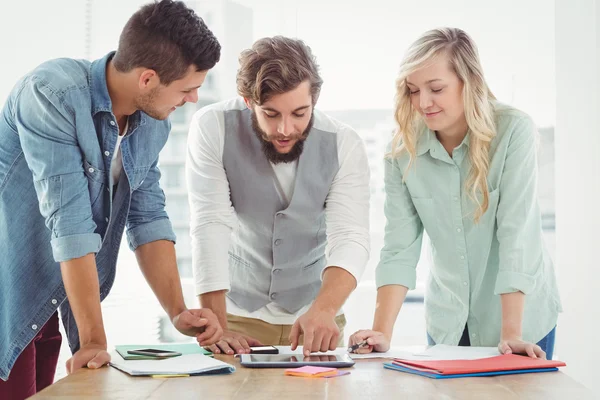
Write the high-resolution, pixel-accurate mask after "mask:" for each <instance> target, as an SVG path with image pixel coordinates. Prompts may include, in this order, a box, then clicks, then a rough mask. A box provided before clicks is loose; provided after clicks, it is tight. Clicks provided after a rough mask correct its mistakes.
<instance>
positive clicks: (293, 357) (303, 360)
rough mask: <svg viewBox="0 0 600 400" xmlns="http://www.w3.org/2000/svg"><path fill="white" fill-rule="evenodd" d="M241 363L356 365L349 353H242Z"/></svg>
mask: <svg viewBox="0 0 600 400" xmlns="http://www.w3.org/2000/svg"><path fill="white" fill-rule="evenodd" d="M240 364H241V365H242V366H244V367H247V368H296V367H303V366H305V365H312V366H316V367H330V368H347V367H351V366H353V365H354V360H352V359H351V358H350V356H349V355H348V354H331V355H330V354H327V355H323V354H313V355H310V356H308V357H304V356H303V355H302V354H241V355H240Z"/></svg>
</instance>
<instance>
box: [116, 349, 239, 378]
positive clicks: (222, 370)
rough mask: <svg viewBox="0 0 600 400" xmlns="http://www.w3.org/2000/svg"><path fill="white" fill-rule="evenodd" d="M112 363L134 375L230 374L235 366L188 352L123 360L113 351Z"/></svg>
mask: <svg viewBox="0 0 600 400" xmlns="http://www.w3.org/2000/svg"><path fill="white" fill-rule="evenodd" d="M111 356H112V361H111V362H110V365H111V366H112V367H114V368H116V369H119V370H121V371H123V372H126V373H128V374H129V375H133V376H142V375H213V374H230V373H232V372H234V371H235V367H233V366H232V365H229V364H227V363H224V362H222V361H219V360H215V359H214V358H210V357H207V356H205V355H203V354H186V355H182V356H180V357H173V358H166V359H162V360H123V359H122V358H121V357H120V356H119V355H118V354H116V353H113V354H112V355H111Z"/></svg>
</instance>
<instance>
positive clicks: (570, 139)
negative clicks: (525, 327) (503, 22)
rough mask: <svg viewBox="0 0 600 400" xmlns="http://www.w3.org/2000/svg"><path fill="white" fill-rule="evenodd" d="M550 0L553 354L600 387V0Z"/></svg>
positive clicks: (577, 376)
mask: <svg viewBox="0 0 600 400" xmlns="http://www.w3.org/2000/svg"><path fill="white" fill-rule="evenodd" d="M555 6H556V99H557V103H556V111H557V114H556V135H555V143H556V258H557V270H558V274H559V287H560V291H561V294H562V300H563V306H564V313H563V314H562V315H561V317H560V319H559V326H558V329H557V348H556V352H557V354H558V356H559V357H560V359H561V360H563V361H565V362H566V363H567V365H568V368H567V373H569V374H570V375H571V376H573V377H574V378H575V379H577V380H579V381H580V382H581V383H583V384H584V385H586V386H587V387H589V388H590V389H595V390H598V389H597V388H598V385H597V381H596V379H597V373H598V371H597V370H596V369H594V368H592V366H593V365H595V363H596V362H597V360H598V359H600V347H598V345H597V344H598V327H599V326H600V324H599V323H598V318H599V317H600V298H599V296H598V292H599V290H598V289H599V288H600V273H599V272H598V269H599V268H600V265H599V263H598V248H599V247H600V245H599V243H598V237H599V233H600V211H599V209H598V207H599V205H600V156H599V155H598V151H599V149H600V0H577V1H567V0H556V3H555ZM599 394H600V393H599Z"/></svg>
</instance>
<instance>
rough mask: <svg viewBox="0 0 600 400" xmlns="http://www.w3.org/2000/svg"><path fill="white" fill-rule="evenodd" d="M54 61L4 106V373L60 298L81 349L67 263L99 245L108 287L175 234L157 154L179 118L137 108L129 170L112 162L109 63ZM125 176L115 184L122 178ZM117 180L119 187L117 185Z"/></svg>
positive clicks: (128, 147) (0, 166)
mask: <svg viewBox="0 0 600 400" xmlns="http://www.w3.org/2000/svg"><path fill="white" fill-rule="evenodd" d="M113 54H114V53H110V54H108V55H106V56H105V57H104V58H102V59H99V60H96V61H94V62H91V63H90V62H89V61H84V60H73V59H57V60H52V61H48V62H46V63H44V64H42V65H40V66H39V67H37V68H36V69H35V70H34V71H32V72H31V73H29V74H28V75H26V76H25V77H24V78H22V79H21V80H20V81H19V82H18V83H17V85H16V86H15V88H14V89H13V90H12V92H11V94H10V96H9V98H8V100H7V101H6V104H5V105H4V108H3V109H2V113H1V115H0V378H2V379H4V380H6V379H7V378H8V375H9V372H10V369H11V368H12V366H13V365H14V363H15V361H16V359H17V357H18V356H19V354H20V353H21V352H22V351H23V349H24V348H25V347H26V346H27V345H28V344H29V342H30V341H31V340H32V339H33V338H34V336H35V335H36V334H37V332H38V331H39V329H41V328H42V326H44V324H45V323H46V321H47V320H48V319H49V318H50V316H52V314H53V313H54V312H56V310H57V309H58V308H59V307H60V308H61V317H62V320H63V324H64V326H65V331H66V332H67V337H68V340H69V345H70V348H71V351H73V352H74V351H76V350H77V349H78V348H79V339H78V331H77V327H76V325H75V320H74V318H73V315H72V313H71V310H70V307H69V305H68V302H67V301H66V294H65V289H64V286H63V282H62V276H61V271H60V264H59V263H60V262H62V261H67V260H71V259H74V258H78V257H82V256H84V255H86V254H89V253H95V254H96V264H97V269H98V277H99V283H100V296H101V299H104V298H105V297H106V296H107V295H108V293H109V291H110V288H111V286H112V283H113V280H114V276H115V266H116V260H117V253H118V250H119V246H120V242H121V238H122V236H123V231H124V229H125V227H127V239H128V242H129V247H130V248H131V249H132V250H135V249H136V248H137V247H138V246H140V245H142V244H145V243H149V242H152V241H156V240H161V239H163V240H170V241H173V242H174V241H175V234H174V233H173V229H172V227H171V223H170V221H169V219H168V216H167V214H166V212H165V196H164V193H163V191H162V189H161V188H160V186H159V178H160V171H159V169H158V166H157V164H158V155H159V152H160V150H161V149H162V148H163V146H164V144H165V142H166V140H167V137H168V134H169V131H170V123H169V121H168V120H166V121H158V120H155V119H152V118H150V117H149V116H147V115H146V114H144V113H143V112H140V111H137V112H135V113H134V114H133V115H131V116H130V117H129V129H128V131H127V132H126V135H125V136H124V137H123V141H122V143H121V153H122V158H123V172H122V174H121V177H120V180H119V182H112V177H111V173H110V164H111V160H112V155H113V152H114V151H115V146H116V143H117V136H118V133H119V132H118V129H119V128H118V124H117V122H116V118H115V116H114V115H113V113H112V104H111V99H110V96H109V94H108V89H107V85H106V64H107V62H108V60H110V58H111V57H112V55H113ZM115 185H116V186H115ZM113 188H116V189H113Z"/></svg>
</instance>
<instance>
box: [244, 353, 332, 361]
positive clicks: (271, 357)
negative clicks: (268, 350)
mask: <svg viewBox="0 0 600 400" xmlns="http://www.w3.org/2000/svg"><path fill="white" fill-rule="evenodd" d="M250 360H251V361H252V362H335V361H342V359H341V358H338V357H337V356H336V355H312V356H308V357H304V356H303V355H301V354H300V355H289V354H256V355H255V354H251V355H250Z"/></svg>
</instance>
